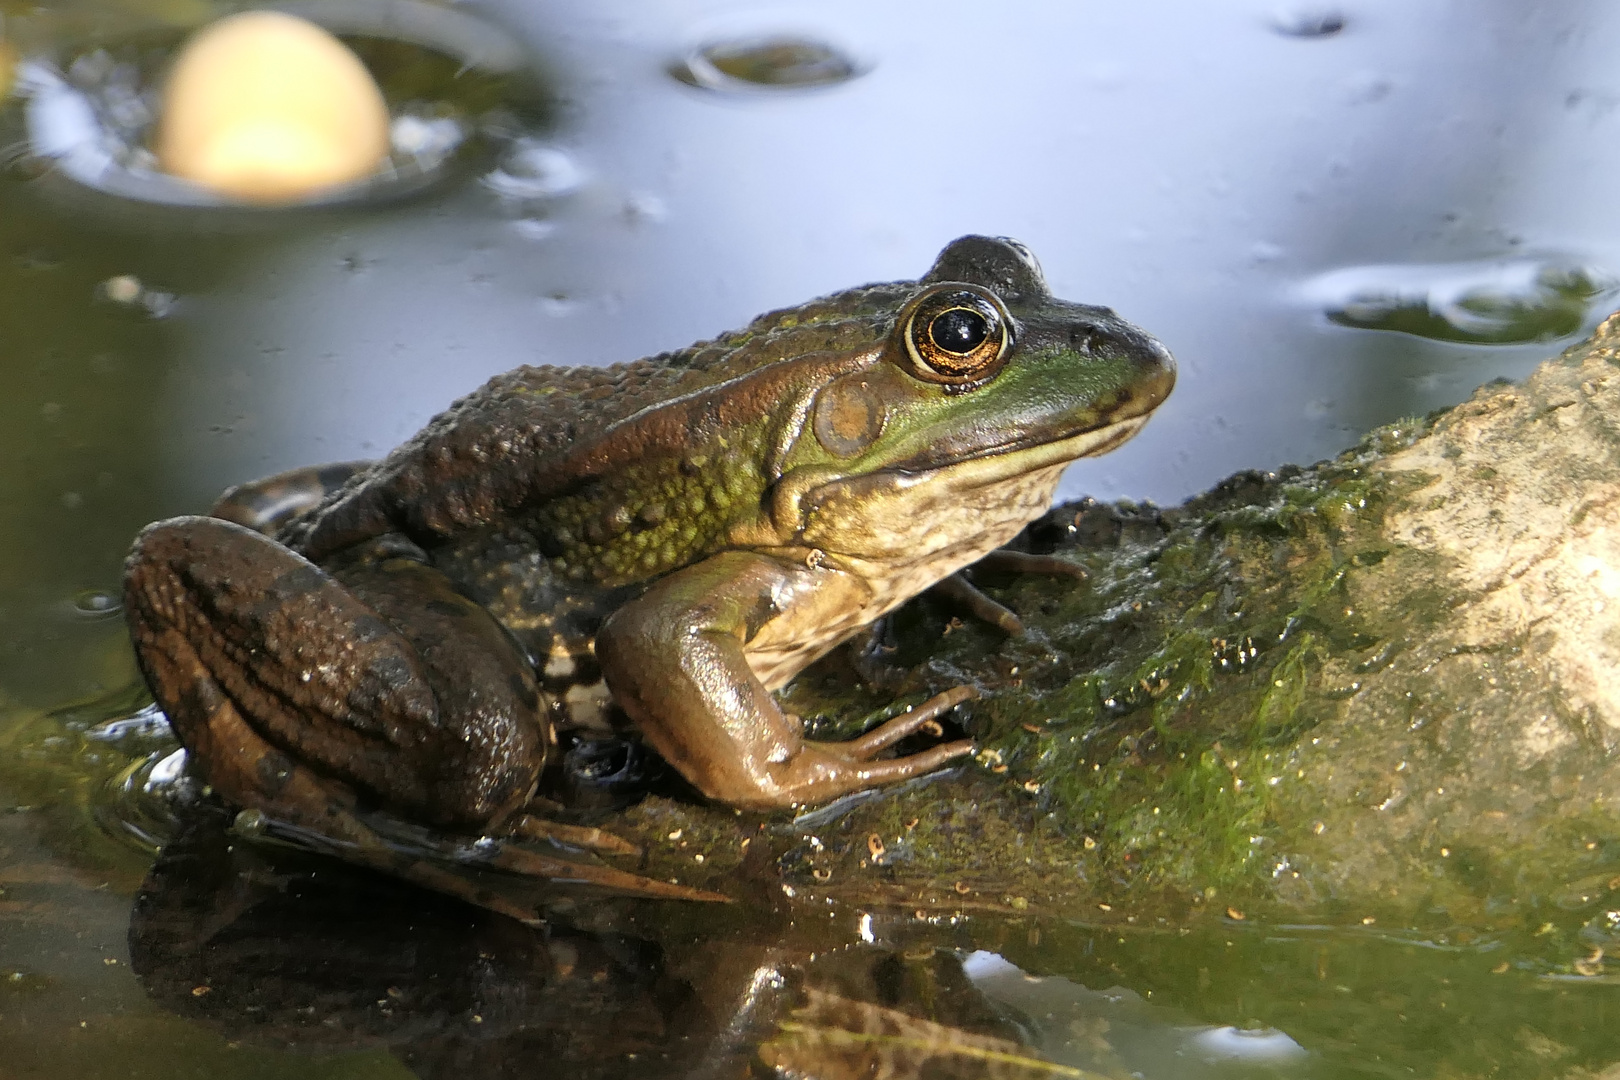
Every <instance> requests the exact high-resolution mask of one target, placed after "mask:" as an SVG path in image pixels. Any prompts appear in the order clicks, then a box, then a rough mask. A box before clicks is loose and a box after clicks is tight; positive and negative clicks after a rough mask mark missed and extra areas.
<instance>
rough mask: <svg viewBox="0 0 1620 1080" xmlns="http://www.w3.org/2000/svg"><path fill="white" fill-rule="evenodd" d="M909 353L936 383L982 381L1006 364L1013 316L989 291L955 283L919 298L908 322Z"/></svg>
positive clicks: (918, 367)
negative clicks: (1008, 316) (1007, 312)
mask: <svg viewBox="0 0 1620 1080" xmlns="http://www.w3.org/2000/svg"><path fill="white" fill-rule="evenodd" d="M905 338H906V352H907V353H909V354H910V356H911V360H912V363H913V364H914V365H915V367H916V372H917V374H918V375H921V376H922V377H923V378H925V379H928V380H930V381H932V382H943V383H950V384H957V385H960V384H963V383H973V384H978V383H981V382H983V381H984V380H986V379H988V378H990V376H992V375H994V374H995V373H996V372H997V371H999V370H1000V369H1001V364H1002V362H1003V361H1004V360H1005V359H1006V357H1007V350H1008V347H1009V346H1010V345H1011V344H1012V320H1011V319H1009V318H1007V315H1006V312H1005V311H1004V310H1003V309H1002V307H1001V303H1000V301H998V300H997V299H996V298H995V297H994V296H991V295H990V294H989V293H987V292H983V291H981V290H979V289H974V288H971V287H968V286H963V285H952V286H949V287H947V288H944V289H938V290H936V291H934V292H931V293H928V294H926V295H925V296H923V297H922V299H920V300H919V301H917V303H916V305H915V306H914V307H913V308H912V309H911V315H910V317H908V318H907V319H906V324H905Z"/></svg>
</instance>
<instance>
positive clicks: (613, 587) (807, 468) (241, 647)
mask: <svg viewBox="0 0 1620 1080" xmlns="http://www.w3.org/2000/svg"><path fill="white" fill-rule="evenodd" d="M1175 375H1176V365H1175V361H1174V359H1173V357H1172V356H1171V354H1170V352H1169V351H1168V349H1166V348H1165V346H1164V345H1162V344H1161V343H1160V342H1159V341H1158V340H1156V339H1155V338H1154V337H1152V336H1151V335H1150V334H1148V333H1147V332H1146V331H1144V330H1141V329H1139V328H1138V327H1136V326H1134V325H1132V324H1131V323H1129V322H1127V321H1126V320H1124V319H1122V318H1121V317H1119V316H1118V315H1116V314H1115V313H1114V312H1113V311H1112V310H1111V309H1109V308H1106V307H1100V306H1093V305H1085V304H1079V303H1073V302H1069V301H1065V300H1061V299H1058V298H1057V297H1055V296H1054V295H1053V294H1052V292H1051V290H1050V289H1049V287H1048V285H1047V283H1046V279H1045V277H1044V275H1043V273H1042V271H1041V268H1040V266H1039V263H1038V262H1037V261H1036V259H1035V257H1034V256H1033V255H1032V254H1031V252H1030V251H1029V249H1028V248H1027V247H1025V246H1024V245H1023V244H1021V243H1019V242H1017V241H1014V240H1011V239H1007V238H1002V237H991V236H978V235H970V236H964V237H961V238H959V239H957V240H955V241H953V242H952V243H950V244H949V245H947V246H946V247H945V248H944V250H943V251H941V252H940V254H939V256H938V257H937V259H936V260H935V261H934V263H933V265H932V266H931V267H930V268H929V269H928V271H927V272H926V273H924V274H923V275H922V276H921V277H920V278H917V279H915V280H906V281H895V282H885V283H877V284H871V285H865V286H861V287H858V288H853V289H847V290H844V291H841V292H836V293H832V294H830V295H827V296H823V297H821V298H819V299H815V300H812V301H810V302H808V303H804V304H801V305H799V306H796V307H790V308H784V309H781V310H777V311H773V312H770V313H768V314H765V315H762V316H760V317H759V318H757V319H755V320H754V321H753V322H752V323H750V324H749V325H747V326H746V327H744V328H743V329H741V330H738V331H734V332H731V333H728V334H723V335H721V336H719V337H716V338H714V339H712V340H708V341H703V342H699V343H697V344H694V345H692V346H689V347H688V348H685V349H681V350H678V351H673V352H667V353H663V354H660V355H657V356H653V357H649V358H645V359H641V360H637V361H634V362H629V363H620V364H615V365H611V366H607V367H593V366H549V365H548V366H522V367H518V368H516V369H515V370H513V371H510V372H508V373H506V374H503V375H499V376H496V377H494V378H492V379H490V380H489V381H488V382H487V383H486V384H484V385H483V386H482V387H481V388H479V389H477V390H475V391H474V392H472V393H470V394H468V395H466V396H464V397H462V398H460V399H459V400H457V401H455V402H454V403H453V404H452V405H451V406H450V407H449V408H448V409H447V410H446V411H444V412H442V413H441V414H439V415H438V416H436V417H434V418H433V419H432V420H431V421H430V422H429V423H428V424H427V425H426V427H424V428H423V429H422V431H421V432H419V433H418V434H417V435H416V436H414V437H413V438H411V439H410V440H408V441H407V442H405V443H404V444H403V445H401V446H400V447H398V448H396V449H395V450H393V451H392V452H391V453H389V454H388V455H387V456H385V457H383V458H382V459H380V460H378V461H374V462H359V463H350V464H345V465H337V466H328V467H322V468H317V469H312V470H295V471H294V472H293V473H289V474H283V475H282V476H279V477H273V478H270V479H268V480H265V481H260V482H256V483H253V484H248V485H243V486H242V487H240V488H237V489H233V490H232V491H230V492H227V493H226V495H225V496H224V497H222V499H221V501H220V503H219V504H217V505H216V506H215V507H214V509H213V510H212V511H211V512H210V513H209V514H207V515H196V516H184V517H177V518H171V519H168V520H164V521H160V522H157V523H154V524H152V525H150V526H148V527H147V528H146V529H144V530H143V531H142V532H141V533H140V535H139V536H138V537H137V539H136V540H135V543H134V545H133V548H132V550H131V552H130V554H129V556H128V559H127V562H126V567H125V577H124V580H125V588H124V599H125V604H124V608H125V612H126V614H127V618H128V623H129V628H130V633H131V638H132V640H133V643H134V647H135V653H136V658H137V661H138V664H139V667H140V670H141V672H142V674H143V675H144V677H145V680H146V682H147V685H148V686H149V688H150V690H151V692H152V694H153V696H154V698H155V700H156V702H157V704H158V705H159V706H160V707H161V708H162V710H163V711H164V713H165V714H166V715H167V716H168V717H169V720H170V723H171V725H172V727H173V729H174V731H175V734H176V735H177V737H178V738H179V740H180V742H181V743H182V744H183V745H184V747H185V748H186V750H187V753H188V755H189V761H190V763H191V768H192V769H193V770H194V771H196V772H199V773H200V774H201V777H202V779H203V780H204V781H205V782H206V783H207V784H208V785H209V786H210V788H211V789H212V790H213V791H214V792H215V793H216V794H217V795H218V796H219V797H221V798H222V799H223V800H224V801H225V802H226V803H228V804H230V805H233V806H236V807H242V808H245V810H247V811H251V812H253V813H255V814H261V815H267V816H268V817H269V818H270V819H273V820H275V821H278V822H281V823H284V824H286V825H287V826H288V827H289V828H292V829H294V830H296V831H297V832H298V833H299V835H302V836H305V837H315V838H318V839H319V840H320V841H321V842H324V843H326V844H327V845H329V846H331V847H333V848H334V849H336V850H338V851H339V852H340V853H342V854H345V855H346V857H349V858H351V859H353V860H354V861H358V862H362V863H370V864H374V865H378V866H382V867H383V868H386V869H389V870H392V871H393V872H396V873H401V874H403V875H404V876H407V877H414V878H415V879H417V880H419V881H425V882H426V883H428V884H429V885H431V886H433V887H440V888H449V886H448V884H447V882H446V881H445V880H444V879H443V876H442V875H441V874H439V873H438V872H437V871H435V870H433V869H432V867H431V866H427V865H424V864H423V863H422V862H421V860H414V861H413V860H411V859H408V858H406V857H404V856H402V855H400V854H399V845H398V844H397V843H393V842H391V841H389V840H388V839H387V838H386V837H382V838H379V835H378V831H377V829H376V827H375V826H374V825H373V824H371V818H369V817H368V815H370V814H373V813H382V814H386V815H390V816H391V817H392V818H394V819H398V820H402V821H406V822H411V823H415V824H417V825H420V826H422V827H424V828H427V829H429V830H432V831H433V832H434V833H436V834H440V835H446V836H452V837H483V838H491V837H502V836H513V835H519V834H523V835H530V836H543V837H545V838H548V839H551V840H553V841H554V842H557V841H559V840H560V841H561V842H565V843H571V844H575V845H579V846H583V847H586V848H596V849H597V850H599V851H612V850H616V849H615V848H614V847H613V844H614V839H613V838H612V837H611V836H610V835H608V834H603V833H600V832H599V831H594V830H584V829H582V828H580V827H578V826H567V825H562V824H558V823H556V822H549V823H548V822H547V820H546V816H545V815H544V814H543V813H536V812H533V811H534V809H535V807H536V806H540V807H541V808H542V809H543V808H544V800H545V798H546V796H545V793H544V792H543V791H541V790H540V786H541V782H542V779H543V777H545V776H546V775H547V769H548V766H553V765H555V763H556V757H557V754H558V751H559V745H560V742H559V739H560V738H561V737H562V736H563V735H564V734H566V733H569V732H580V731H583V732H587V733H597V734H612V733H615V732H616V733H619V734H621V735H623V734H626V733H629V734H632V735H633V736H634V737H638V738H639V739H640V740H642V741H643V742H644V743H645V744H646V745H647V746H650V748H651V749H652V750H653V751H654V752H656V754H657V755H658V756H659V757H661V758H662V759H663V761H665V762H667V763H668V765H669V766H670V767H671V768H673V770H674V771H675V772H676V773H678V774H679V775H680V776H681V777H683V778H684V780H685V781H686V782H687V783H688V784H690V785H691V788H692V789H695V792H696V793H697V794H699V795H700V796H701V797H702V798H705V799H708V800H712V801H713V802H715V803H718V804H721V805H724V806H728V807H732V808H735V809H737V810H738V811H758V812H767V813H768V812H773V811H780V810H784V809H792V808H802V807H806V806H811V805H816V804H821V803H826V802H828V801H830V800H834V799H837V798H840V797H842V796H846V795H850V794H854V793H858V792H864V791H866V790H868V789H872V788H875V787H879V786H882V785H887V784H892V783H895V782H898V781H904V780H908V779H911V778H915V777H920V776H924V775H927V774H930V773H932V772H934V771H936V770H939V769H941V768H943V767H946V766H948V765H949V764H951V763H952V762H955V761H957V760H958V759H961V758H963V757H964V756H966V755H969V754H972V753H973V752H974V751H975V744H974V742H973V740H972V739H971V738H951V739H946V738H945V736H944V734H943V729H942V728H941V727H940V725H939V723H938V719H939V718H940V717H942V716H943V715H944V714H945V713H947V712H948V711H949V710H951V709H952V708H954V707H955V706H957V705H959V704H961V703H962V702H963V701H965V700H966V699H967V698H969V697H971V696H973V694H974V690H973V689H972V688H971V687H955V688H951V689H949V690H946V691H944V692H942V693H940V694H937V695H935V696H934V697H933V698H931V699H929V700H928V701H926V702H924V703H923V704H921V705H919V706H916V707H913V708H910V709H909V710H907V711H904V712H901V713H899V714H898V715H895V716H893V717H892V718H890V719H888V720H886V721H884V722H882V723H880V724H878V725H877V726H875V727H874V728H872V729H871V730H869V731H867V732H865V733H864V734H861V735H859V736H857V737H855V738H853V739H849V740H845V741H818V740H814V739H811V738H808V737H806V735H805V733H804V727H803V724H802V722H801V720H800V718H798V717H797V716H794V715H792V714H791V713H789V712H788V711H786V710H785V709H784V708H783V706H782V705H781V704H780V702H779V700H778V698H777V696H776V692H777V691H778V690H780V689H782V688H783V687H784V686H786V685H787V683H788V682H789V681H790V680H792V679H793V678H794V677H795V676H796V675H797V674H798V673H799V672H801V671H803V670H804V669H805V668H806V667H807V666H809V665H810V664H811V663H813V662H814V661H816V660H818V659H820V658H821V657H823V656H825V655H827V654H828V653H829V652H830V651H831V650H833V649H834V648H836V647H837V646H839V645H840V644H842V643H844V642H847V641H850V640H852V639H854V638H856V637H857V636H858V635H860V634H861V633H862V632H863V631H869V629H870V627H872V626H873V624H874V623H876V622H877V621H878V620H881V619H882V618H883V617H884V616H885V615H887V614H888V613H889V612H891V611H892V610H894V609H895V608H896V607H897V606H899V605H900V604H902V603H904V602H906V601H907V600H909V599H911V598H912V597H914V596H917V595H918V594H920V593H922V592H924V591H925V590H928V589H930V588H934V587H950V588H951V589H952V590H953V591H954V593H956V594H957V595H976V594H974V593H973V590H972V589H971V588H969V587H968V586H966V585H965V584H964V580H965V579H963V578H962V577H961V576H960V573H959V572H961V571H963V570H964V569H965V568H968V567H970V566H972V565H973V564H975V563H977V562H980V561H981V560H984V559H986V558H987V557H988V558H995V557H998V556H1000V557H1003V558H1008V559H1013V560H1014V561H1017V558H1018V557H1017V556H1016V555H1015V554H1012V553H1008V552H1007V551H1006V549H1004V547H1003V545H1005V544H1006V543H1007V542H1008V541H1009V540H1010V539H1012V538H1013V537H1014V536H1015V535H1016V534H1017V533H1019V532H1020V531H1021V530H1022V529H1023V528H1024V526H1025V525H1026V524H1027V523H1029V522H1030V521H1032V520H1034V519H1035V518H1037V517H1038V516H1040V515H1041V514H1043V513H1044V512H1046V511H1047V509H1048V508H1049V507H1050V505H1051V502H1052V499H1053V497H1054V493H1055V489H1056V485H1057V483H1058V480H1059V477H1060V475H1061V474H1062V472H1063V470H1064V469H1065V468H1066V467H1067V466H1068V465H1069V464H1070V463H1072V462H1073V461H1075V460H1077V459H1079V458H1082V457H1087V456H1093V455H1097V454H1102V453H1104V452H1106V451H1108V450H1111V449H1113V448H1115V447H1117V446H1119V445H1120V444H1121V443H1123V442H1125V441H1126V440H1127V439H1129V438H1131V437H1132V436H1133V435H1134V434H1136V432H1137V431H1138V430H1140V429H1141V427H1142V426H1143V425H1144V424H1145V423H1146V422H1147V420H1148V418H1149V416H1150V415H1151V414H1152V413H1153V412H1154V411H1155V409H1157V408H1158V406H1159V405H1160V404H1161V403H1162V402H1163V401H1164V400H1165V399H1166V397H1167V396H1168V395H1169V393H1170V391H1171V388H1172V387H1173V386H1174V383H1175ZM1025 561H1026V562H1031V563H1034V562H1039V559H1038V558H1037V557H1026V559H1025ZM1057 561H1060V560H1055V559H1052V558H1051V557H1048V558H1047V559H1046V563H1048V564H1049V563H1052V562H1057ZM1034 568H1036V569H1045V570H1048V571H1050V570H1052V569H1053V567H1052V566H1050V565H1043V566H1035V567H1034ZM980 606H981V607H982V608H985V609H986V610H989V611H991V612H992V613H995V612H996V611H998V610H1003V609H999V606H998V605H995V604H994V603H993V602H992V601H989V600H988V598H980ZM1004 614H1005V615H1006V616H1007V618H1005V619H1003V620H1002V621H1003V622H1004V623H1005V624H1007V625H1008V626H1010V627H1011V628H1012V629H1013V630H1016V628H1017V623H1016V617H1014V616H1012V615H1011V613H1010V612H1004ZM927 734H933V735H934V737H935V738H936V741H935V743H934V744H933V745H925V746H924V747H923V748H921V749H914V750H911V751H910V752H906V753H898V752H897V750H896V748H897V745H898V744H902V743H904V744H905V745H906V746H908V747H911V746H915V745H916V744H917V743H918V742H919V741H922V740H924V739H925V737H926V735H927ZM908 740H909V741H908ZM939 740H943V741H939ZM553 816H555V815H553ZM570 829H572V831H569V830H570ZM481 850H483V851H485V852H495V855H493V856H490V858H489V861H490V864H491V865H495V866H497V867H498V868H500V869H504V870H511V871H514V872H517V873H520V874H522V873H531V874H535V875H539V876H548V875H549V876H553V877H555V876H559V875H560V876H564V877H568V878H570V879H571V880H573V879H580V878H581V877H582V876H583V877H586V878H588V879H589V880H591V881H592V882H593V883H596V884H599V885H602V886H604V887H607V888H625V889H629V890H631V891H640V892H643V893H649V894H653V895H679V896H688V897H690V896H691V895H693V894H692V893H691V892H690V891H682V889H681V888H677V887H676V886H668V887H667V888H666V887H665V884H666V883H660V882H655V881H648V880H646V879H642V878H639V877H637V876H635V875H632V874H629V872H628V871H619V870H615V869H612V868H610V867H608V866H606V865H600V866H592V867H591V868H590V869H589V871H588V872H587V871H583V870H581V869H580V867H581V866H582V865H584V864H581V863H578V862H575V861H570V860H564V863H562V864H559V863H557V862H556V861H555V860H553V859H552V858H551V857H550V856H542V855H535V854H534V852H533V850H532V849H529V848H525V847H524V846H523V845H520V844H515V843H502V844H494V845H491V844H486V845H485V846H484V847H483V848H482V849H481ZM615 875H617V876H615Z"/></svg>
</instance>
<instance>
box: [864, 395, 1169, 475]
mask: <svg viewBox="0 0 1620 1080" xmlns="http://www.w3.org/2000/svg"><path fill="white" fill-rule="evenodd" d="M1151 415H1152V410H1151V408H1150V409H1148V410H1146V411H1143V412H1141V413H1138V414H1136V415H1134V416H1129V417H1126V418H1124V419H1121V420H1115V421H1114V422H1112V423H1109V424H1103V425H1102V426H1100V427H1093V428H1087V429H1086V430H1084V431H1079V432H1076V433H1075V434H1073V435H1069V436H1067V437H1064V438H1058V439H1052V438H1045V437H1035V436H1031V437H1026V438H1023V439H1011V440H1008V441H1007V442H1004V443H997V444H996V445H994V446H987V447H985V448H984V449H982V450H979V451H977V452H975V453H972V454H968V455H966V456H964V457H961V458H957V459H955V460H952V461H949V462H938V463H936V462H931V461H929V462H925V461H922V460H918V459H912V460H911V461H908V462H897V463H895V464H894V465H892V466H890V468H888V469H887V470H884V471H886V472H889V473H893V474H899V475H900V476H911V477H914V478H915V479H916V480H917V481H919V482H921V481H925V480H935V479H938V480H947V481H948V482H949V483H950V484H951V485H952V486H953V487H961V488H973V487H982V486H986V485H991V484H997V483H1000V482H1001V481H1003V480H1009V479H1012V478H1013V477H1016V476H1023V475H1025V474H1026V473H1032V472H1036V471H1038V470H1041V469H1049V468H1054V467H1061V466H1063V465H1067V464H1069V463H1070V462H1072V461H1077V460H1079V459H1080V458H1083V457H1097V456H1098V455H1100V454H1106V453H1108V451H1110V450H1112V449H1114V448H1115V447H1117V446H1119V445H1121V444H1122V443H1125V442H1129V441H1130V439H1131V437H1132V436H1133V435H1135V434H1136V433H1137V432H1138V431H1141V430H1142V425H1144V424H1146V423H1147V421H1148V417H1149V416H1151Z"/></svg>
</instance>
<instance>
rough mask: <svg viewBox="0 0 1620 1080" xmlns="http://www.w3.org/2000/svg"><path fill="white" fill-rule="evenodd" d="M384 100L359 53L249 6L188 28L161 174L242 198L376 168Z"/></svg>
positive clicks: (172, 86)
mask: <svg viewBox="0 0 1620 1080" xmlns="http://www.w3.org/2000/svg"><path fill="white" fill-rule="evenodd" d="M388 128H389V120H388V106H387V104H386V103H385V102H384V101H383V96H382V91H380V90H378V89H377V84H376V82H375V81H374V80H373V79H372V77H371V73H370V72H369V71H367V70H366V67H365V65H364V64H362V63H361V62H360V58H359V57H357V56H355V55H354V53H353V52H351V51H349V49H348V47H347V46H345V45H344V44H343V43H342V42H341V41H339V40H338V39H337V38H335V37H333V36H332V35H331V34H329V33H327V32H326V31H325V30H323V29H321V28H320V27H319V26H316V25H315V24H314V23H311V22H306V21H305V20H303V19H299V18H295V17H294V16H291V15H284V14H281V13H280V12H275V11H248V12H243V13H242V14H240V15H232V16H230V17H229V18H225V19H221V20H220V21H219V22H216V23H214V24H213V25H211V26H207V27H205V28H203V29H202V30H200V31H198V32H197V33H196V34H195V35H194V36H193V37H192V38H191V40H190V41H188V42H187V43H186V45H185V47H184V48H183V49H182V50H181V52H180V57H179V59H177V60H176V61H175V64H174V68H173V70H171V71H170V72H169V81H168V85H167V86H166V87H165V88H164V92H163V114H162V119H161V121H160V125H159V130H158V145H157V154H158V161H159V162H160V163H161V164H162V166H163V168H164V170H165V171H167V172H169V173H172V174H174V175H175V176H180V177H184V178H185V179H187V180H193V181H195V182H197V183H199V184H203V185H205V186H207V187H209V188H212V189H214V190H215V191H218V192H220V193H221V194H223V195H228V196H232V197H234V198H238V199H243V200H247V201H250V202H269V203H275V202H288V201H292V200H296V199H301V198H304V197H306V196H308V195H311V194H315V193H318V192H320V191H322V190H323V189H326V188H330V187H335V186H337V185H339V184H345V183H349V182H350V181H354V180H360V179H363V178H365V177H367V176H370V175H371V174H373V173H375V172H376V171H377V170H378V168H379V167H380V166H381V165H382V162H383V159H384V157H385V156H386V155H387V153H388Z"/></svg>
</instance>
